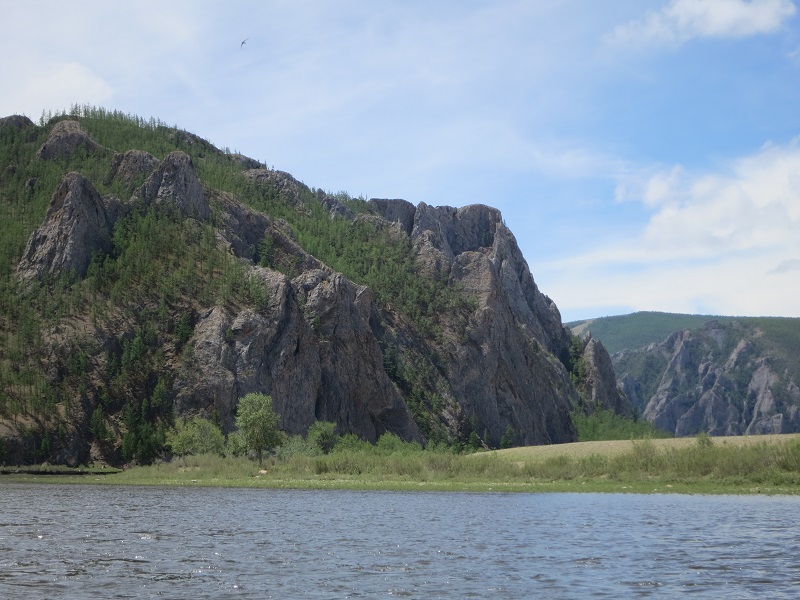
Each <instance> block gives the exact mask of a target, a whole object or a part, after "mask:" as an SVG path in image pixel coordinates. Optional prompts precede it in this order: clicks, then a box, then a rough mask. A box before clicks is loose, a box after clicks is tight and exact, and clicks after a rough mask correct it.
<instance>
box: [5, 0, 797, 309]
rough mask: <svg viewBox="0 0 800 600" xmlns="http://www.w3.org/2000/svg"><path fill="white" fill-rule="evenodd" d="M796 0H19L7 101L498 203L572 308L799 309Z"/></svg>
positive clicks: (411, 190)
mask: <svg viewBox="0 0 800 600" xmlns="http://www.w3.org/2000/svg"><path fill="white" fill-rule="evenodd" d="M798 4H800V1H796V0H749V1H748V0H614V2H597V1H596V0H561V1H559V0H491V1H480V0H420V1H417V0H370V1H369V2H364V1H360V0H259V1H252V2H250V1H238V0H227V1H226V2H211V1H208V0H191V1H189V0H174V1H166V0H157V1H144V0H128V1H126V2H108V1H107V0H83V1H76V0H74V1H71V2H66V1H64V0H52V1H49V0H48V1H42V0H3V2H2V7H3V22H2V24H1V25H0V33H2V35H0V56H2V57H3V58H2V59H0V116H6V115H11V114H25V115H27V116H29V117H30V118H31V119H33V120H34V121H38V119H39V118H40V116H41V115H42V114H43V112H46V111H52V112H57V111H62V110H65V109H68V108H69V107H70V106H72V105H73V104H76V103H77V104H89V105H92V106H98V107H104V108H107V109H109V110H119V111H122V112H125V113H130V114H134V115H138V116H141V117H144V118H147V119H149V118H150V117H155V118H157V119H160V120H161V121H163V122H166V123H168V124H170V125H173V124H174V125H177V126H178V127H180V128H182V129H186V130H188V131H190V132H192V133H195V134H197V135H199V136H201V137H203V138H205V139H207V140H209V141H211V142H212V143H213V144H215V145H216V146H217V147H219V148H227V149H230V150H231V151H236V152H240V153H242V154H245V155H247V156H250V157H252V158H255V159H257V160H260V161H262V162H264V163H266V164H267V165H269V166H270V167H274V168H276V169H280V170H283V171H288V172H289V173H291V174H292V175H293V176H294V177H296V178H297V179H299V180H301V181H303V182H304V183H306V184H307V185H309V186H311V187H315V188H320V189H323V190H326V191H329V192H333V193H336V192H340V191H344V192H347V193H349V194H350V195H351V196H355V197H359V196H362V197H364V198H404V199H406V200H408V201H409V202H412V203H414V204H419V203H420V202H425V203H426V204H429V205H447V206H455V207H461V206H466V205H469V204H477V203H480V204H488V205H490V206H494V207H496V208H498V209H499V210H500V211H501V212H502V214H503V217H504V219H505V222H506V224H507V225H508V227H509V228H510V229H511V231H512V232H513V233H514V235H515V237H516V239H517V242H518V244H519V246H520V249H521V250H522V252H523V255H524V256H525V259H526V260H527V262H528V265H529V266H530V269H531V272H532V274H533V277H534V280H535V281H536V284H537V285H538V287H539V289H540V290H541V291H542V292H543V293H545V294H547V295H548V296H549V297H550V298H552V299H553V300H554V301H555V303H556V304H557V306H558V307H559V309H560V311H561V315H562V318H563V320H564V321H565V322H568V321H572V320H578V319H587V318H594V317H602V316H610V315H616V314H627V313H630V312H634V311H641V310H657V311H666V312H676V313H694V314H718V315H735V316H791V317H800V10H799V7H798ZM244 40H246V42H245V43H244V44H242V42H243V41H244Z"/></svg>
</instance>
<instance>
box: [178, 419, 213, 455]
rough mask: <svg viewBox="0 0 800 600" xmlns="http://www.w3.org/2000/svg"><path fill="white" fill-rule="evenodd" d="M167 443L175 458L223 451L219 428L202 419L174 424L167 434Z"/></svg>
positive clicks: (180, 421)
mask: <svg viewBox="0 0 800 600" xmlns="http://www.w3.org/2000/svg"><path fill="white" fill-rule="evenodd" d="M167 443H168V444H169V446H170V447H171V448H172V453H173V454H175V455H177V456H186V455H189V454H219V455H222V454H223V453H224V450H225V436H224V435H223V433H222V431H221V430H220V428H219V426H218V425H217V424H216V423H214V422H213V421H209V420H208V419H204V418H203V417H195V418H193V419H191V420H190V421H187V420H185V419H182V420H179V421H178V422H176V423H175V428H174V429H172V430H171V431H170V432H169V433H168V434H167Z"/></svg>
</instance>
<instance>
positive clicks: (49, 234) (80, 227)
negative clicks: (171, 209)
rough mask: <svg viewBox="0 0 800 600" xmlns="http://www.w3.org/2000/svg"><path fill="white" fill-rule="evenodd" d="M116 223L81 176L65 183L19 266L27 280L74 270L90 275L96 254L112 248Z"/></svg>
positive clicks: (92, 187)
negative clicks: (89, 268)
mask: <svg viewBox="0 0 800 600" xmlns="http://www.w3.org/2000/svg"><path fill="white" fill-rule="evenodd" d="M112 230H113V223H112V221H111V219H110V218H109V216H108V213H107V212H106V204H105V202H104V201H103V199H102V198H101V197H100V194H99V193H98V192H97V190H96V189H95V188H94V186H92V184H91V183H89V181H88V180H86V179H85V178H84V177H83V176H82V175H80V174H79V173H69V174H67V175H66V176H64V178H63V179H62V180H61V183H60V184H59V185H58V187H57V189H56V191H55V193H54V194H53V196H52V198H51V200H50V207H49V208H48V210H47V215H46V216H45V219H44V222H43V223H42V225H41V226H40V227H39V228H38V229H36V231H34V232H33V233H32V234H31V236H30V238H29V239H28V243H27V245H26V247H25V252H24V254H23V256H22V259H21V260H20V263H19V265H18V273H19V275H20V277H21V278H22V279H24V280H30V279H33V278H35V277H41V276H43V275H53V276H57V275H60V274H62V273H68V272H70V271H72V272H74V273H76V274H77V275H79V276H83V275H85V274H86V270H87V269H88V267H89V264H90V262H91V260H92V254H93V253H94V252H98V251H99V252H105V251H108V250H109V249H110V244H111V232H112Z"/></svg>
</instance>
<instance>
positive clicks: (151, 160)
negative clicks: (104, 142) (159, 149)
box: [111, 150, 159, 185]
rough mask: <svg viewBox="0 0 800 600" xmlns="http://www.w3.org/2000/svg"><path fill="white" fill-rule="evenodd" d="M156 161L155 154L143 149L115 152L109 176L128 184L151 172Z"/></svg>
mask: <svg viewBox="0 0 800 600" xmlns="http://www.w3.org/2000/svg"><path fill="white" fill-rule="evenodd" d="M158 163H159V161H158V159H157V158H156V157H155V156H153V155H152V154H150V153H149V152H144V151H143V150H128V151H127V152H125V153H124V154H115V155H114V159H113V160H112V161H111V178H112V179H118V180H119V181H121V182H123V183H124V184H125V185H130V184H132V183H133V182H134V181H136V180H137V179H139V178H141V177H145V176H147V175H149V174H150V173H152V172H153V169H155V168H156V167H157V166H158Z"/></svg>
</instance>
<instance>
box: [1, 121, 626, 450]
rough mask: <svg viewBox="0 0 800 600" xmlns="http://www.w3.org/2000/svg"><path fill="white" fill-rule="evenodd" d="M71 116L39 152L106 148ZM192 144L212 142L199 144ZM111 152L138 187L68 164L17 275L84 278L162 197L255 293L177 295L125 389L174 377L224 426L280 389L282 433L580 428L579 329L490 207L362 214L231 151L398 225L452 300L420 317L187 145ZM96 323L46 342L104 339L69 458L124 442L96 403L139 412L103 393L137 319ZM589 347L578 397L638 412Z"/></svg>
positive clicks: (257, 171)
mask: <svg viewBox="0 0 800 600" xmlns="http://www.w3.org/2000/svg"><path fill="white" fill-rule="evenodd" d="M62 123H69V124H68V125H62ZM62 123H59V124H58V125H57V126H56V127H54V128H53V129H52V131H51V135H50V138H49V139H48V140H47V142H46V143H45V144H44V145H43V146H42V147H41V148H40V151H39V152H38V153H37V160H58V157H62V158H63V157H64V156H68V157H69V156H71V154H70V153H72V152H74V150H75V149H76V148H80V149H82V150H83V151H87V152H92V151H96V150H97V149H98V148H100V147H99V145H97V144H96V143H95V142H94V141H93V140H92V139H91V137H89V136H88V134H86V133H84V132H83V130H82V129H81V127H80V125H79V124H78V123H75V122H74V121H69V122H62ZM184 137H185V136H184ZM196 145H198V146H202V148H203V151H204V152H209V148H208V145H207V144H199V143H197V144H196ZM102 150H104V151H106V153H107V155H108V156H109V159H108V161H109V164H108V170H107V172H108V173H109V175H108V178H107V181H106V183H107V184H109V185H112V186H116V187H115V188H114V189H117V190H119V189H125V190H130V192H129V194H130V196H129V197H127V198H125V199H123V200H119V199H117V198H116V197H115V196H113V195H110V194H109V195H106V196H101V195H100V194H99V193H98V191H97V189H96V187H95V186H94V185H93V184H92V183H91V182H90V181H88V180H87V179H85V178H84V177H82V176H80V175H78V174H76V173H69V174H66V175H65V176H64V178H63V180H62V181H61V183H60V184H59V185H58V186H57V189H56V190H55V192H54V194H53V196H52V200H51V206H50V209H49V211H48V212H47V215H46V216H45V219H44V221H43V222H42V224H41V225H40V226H39V227H38V228H37V230H36V231H34V232H33V234H32V235H31V237H30V239H29V241H28V246H27V248H26V250H25V253H24V255H23V256H22V258H21V260H20V261H19V263H18V265H17V268H16V276H17V277H18V278H19V279H21V280H25V281H30V280H34V279H37V278H41V277H42V276H43V275H45V274H47V275H49V276H50V277H58V275H59V274H63V273H66V272H68V271H69V272H73V273H74V274H76V275H77V276H78V277H83V276H85V275H86V272H87V269H88V267H89V264H90V262H91V261H92V260H93V257H94V258H97V257H100V259H102V257H103V255H108V256H112V255H113V254H114V252H117V250H115V249H114V248H112V243H111V240H112V237H113V235H114V232H115V228H116V227H117V224H118V223H119V222H120V219H123V218H124V217H126V216H127V215H130V214H138V213H143V211H147V210H149V208H148V207H162V208H164V207H165V208H167V209H168V210H169V211H172V212H173V213H174V214H177V215H178V217H177V218H179V219H183V221H184V227H186V228H188V229H189V230H192V231H195V230H197V231H202V228H203V227H206V228H209V229H208V230H209V231H212V232H213V237H212V239H213V244H214V247H215V248H216V249H218V250H220V251H222V252H223V253H224V254H226V255H228V256H232V257H233V260H234V262H235V264H237V265H238V266H237V267H236V268H237V269H239V270H241V272H242V273H243V275H242V277H243V280H244V281H247V282H249V283H248V284H247V285H249V286H250V287H251V288H253V289H255V290H257V291H258V294H257V296H258V298H259V299H258V300H257V301H250V302H248V303H244V302H242V301H228V302H224V303H221V302H213V301H212V302H209V301H208V300H203V298H204V296H203V295H202V294H200V295H197V296H195V297H184V298H183V299H178V300H171V301H170V302H172V303H173V304H179V305H181V306H184V307H186V310H189V312H190V314H191V319H190V321H191V327H190V329H189V330H187V332H186V334H185V336H184V337H182V338H181V339H180V341H175V339H176V337H177V335H176V334H173V333H171V332H172V329H171V327H172V326H169V327H167V328H166V329H164V333H159V332H158V331H156V332H153V333H150V334H148V336H145V337H147V338H148V340H149V341H148V342H147V343H148V344H150V347H151V350H150V351H151V353H153V354H154V355H155V356H158V357H160V358H159V360H161V361H162V362H161V363H159V364H160V365H161V366H160V367H158V368H157V369H156V370H154V371H152V372H150V373H149V374H148V372H144V373H143V374H141V376H140V377H139V376H138V375H137V377H139V379H136V378H135V377H133V378H129V379H128V380H126V383H125V385H127V386H128V387H127V388H119V389H121V390H122V391H123V392H125V390H128V391H127V392H125V393H132V392H130V390H131V389H134V388H132V387H131V386H135V385H139V386H141V389H143V390H147V393H148V394H149V393H151V392H152V390H153V385H154V383H153V382H155V381H158V382H160V385H163V382H165V381H166V382H169V384H168V387H167V390H166V391H165V392H164V391H160V392H159V393H160V394H162V395H166V396H167V397H168V398H169V399H170V401H171V403H172V405H173V406H174V410H175V413H176V414H177V415H184V416H189V415H194V414H201V415H204V416H212V415H213V416H215V417H216V418H218V419H219V421H220V423H221V424H222V425H223V429H224V430H226V431H229V430H230V429H231V428H232V427H233V423H234V416H235V411H236V406H237V401H238V398H240V397H242V396H244V395H245V394H247V393H250V392H261V393H266V394H270V395H272V397H273V402H274V407H275V409H276V411H277V412H278V413H279V414H280V417H281V420H280V424H281V427H282V428H283V429H284V430H286V431H287V432H289V433H304V432H305V430H306V429H307V428H308V426H309V425H310V424H311V423H313V422H314V421H315V420H330V421H334V422H336V423H337V426H338V429H339V431H340V432H342V433H348V432H350V433H355V434H357V435H359V436H361V437H362V438H364V439H368V440H373V441H374V440H375V439H377V438H378V437H379V436H380V435H381V434H382V433H384V432H393V433H396V434H398V435H400V436H401V437H403V438H405V439H414V440H419V441H421V442H423V443H424V442H426V441H427V440H428V439H431V438H433V437H436V438H437V439H438V438H441V437H443V436H444V437H446V438H449V439H451V440H457V439H462V440H463V439H466V437H468V436H469V435H470V434H474V435H476V436H477V437H478V439H479V440H480V441H481V442H482V443H483V444H484V445H486V446H492V447H496V446H497V445H498V444H499V442H500V438H501V437H503V436H504V435H506V436H508V435H509V434H510V435H511V436H512V438H513V440H514V442H515V443H516V444H541V443H558V442H569V441H574V440H575V431H574V429H573V426H572V424H571V421H570V418H569V413H570V411H571V409H572V408H573V406H575V405H577V404H578V401H579V395H578V390H577V389H576V388H575V387H574V385H573V383H572V382H571V380H570V376H569V373H568V371H567V368H566V367H565V365H564V364H563V362H562V361H563V357H564V356H566V355H568V353H569V347H570V343H571V341H572V338H571V336H570V334H569V331H568V330H566V329H565V328H564V327H563V326H562V324H561V318H560V314H559V312H558V309H557V307H556V305H555V304H554V303H553V301H552V300H550V299H549V298H548V297H547V296H545V295H544V294H542V293H541V292H540V291H539V289H538V288H537V286H536V284H535V282H534V280H533V277H532V276H531V273H530V271H529V269H528V266H527V264H526V262H525V260H524V258H523V256H522V254H521V252H520V250H519V247H518V246H517V243H516V240H515V238H514V236H513V234H512V233H511V231H510V230H509V229H508V228H507V227H506V226H505V224H504V223H503V220H502V217H501V215H500V213H499V211H497V210H496V209H493V208H490V207H487V206H483V205H474V206H467V207H464V208H458V209H456V208H450V207H433V206H429V205H427V204H424V203H423V204H420V205H419V206H416V207H415V206H414V205H412V204H410V203H408V202H405V201H402V200H372V201H370V202H369V203H365V205H364V209H362V210H361V211H360V212H359V214H358V215H355V213H354V212H353V210H352V208H351V207H350V206H348V205H347V204H346V203H344V202H342V201H341V200H340V199H339V198H337V197H332V196H329V195H327V194H324V193H321V192H318V193H313V192H312V191H311V190H309V189H308V188H306V187H305V186H304V185H303V184H302V183H300V182H298V181H297V180H295V179H294V178H292V177H291V176H289V175H288V174H285V173H280V172H274V171H269V170H267V169H263V168H260V167H257V163H256V162H255V161H250V160H249V159H245V158H243V157H233V158H232V159H230V161H231V163H232V164H234V165H237V167H236V168H237V169H238V171H237V173H238V174H237V175H236V176H237V177H240V178H241V180H242V182H243V184H242V185H245V183H246V185H248V186H251V187H250V188H247V189H255V190H256V192H257V193H262V195H263V196H264V197H267V196H268V197H270V198H277V199H278V200H279V201H280V202H283V203H284V205H285V206H288V207H291V210H293V211H296V213H300V214H307V213H310V211H311V210H312V208H313V207H312V206H311V204H309V203H314V202H316V203H318V204H319V206H321V207H322V208H323V210H325V211H327V212H328V214H329V218H330V219H335V220H344V221H346V222H352V223H354V224H355V223H359V224H362V225H363V224H367V225H368V226H369V227H372V228H373V229H374V230H375V231H376V232H377V231H383V230H390V231H392V232H393V233H392V235H394V236H397V239H400V238H402V239H405V240H407V243H408V245H409V247H410V249H411V253H412V255H413V260H414V261H415V263H416V265H417V267H416V268H417V270H418V272H419V275H418V276H419V277H423V278H429V279H430V280H432V281H435V282H438V283H437V285H440V286H442V287H444V288H446V289H448V290H450V291H451V293H452V296H453V297H454V298H455V300H453V302H454V303H455V304H453V306H456V308H453V309H452V310H446V309H443V310H441V311H439V312H438V314H435V315H434V316H433V317H431V319H430V321H431V322H429V323H428V325H427V329H425V330H422V329H420V327H421V326H420V324H419V322H417V321H415V320H414V319H413V318H410V317H409V315H408V314H405V313H404V312H403V311H402V310H399V309H398V308H397V306H396V305H395V304H394V303H392V302H391V299H389V300H385V299H384V300H383V301H381V302H379V301H378V300H377V299H376V295H375V292H374V290H372V289H371V288H369V287H367V286H365V285H361V284H358V283H355V282H354V281H352V280H350V279H348V278H347V277H345V276H344V275H343V274H341V273H338V272H336V271H335V270H334V269H332V268H330V267H329V266H327V265H326V264H324V263H323V262H321V261H320V260H318V259H317V258H315V257H314V256H312V255H311V254H309V253H308V252H307V251H306V250H305V249H304V248H303V247H302V246H301V245H300V244H299V243H298V242H297V239H296V237H295V235H294V233H293V232H292V228H291V227H290V226H289V224H288V223H287V222H286V221H284V220H283V219H280V218H275V217H273V216H271V215H270V214H266V213H264V212H260V211H259V210H256V209H254V208H251V207H250V206H248V205H247V204H246V202H245V200H246V198H241V197H238V196H237V195H236V194H235V193H231V192H222V191H219V190H217V189H213V188H211V187H210V186H208V185H207V184H206V183H204V182H202V181H201V179H200V177H199V176H198V172H197V171H196V169H195V165H194V160H195V159H193V158H192V156H190V155H189V154H187V153H186V152H183V151H175V152H170V153H168V154H166V156H165V157H164V158H163V159H162V160H159V159H157V158H155V157H154V156H153V155H151V154H149V153H147V152H144V151H138V150H134V151H128V152H126V153H125V154H114V153H113V152H111V151H107V150H106V149H102ZM220 154H221V153H220ZM253 167H256V168H253ZM243 169H249V170H246V171H245V170H243ZM142 181H143V183H138V182H142ZM259 190H261V191H260V192H259ZM193 235H194V234H193ZM189 237H192V236H189ZM194 237H198V238H199V237H202V236H201V234H199V233H198V234H197V235H195V236H194ZM209 277H213V273H212V274H211V275H209ZM139 293H140V294H141V296H142V297H143V298H144V299H143V300H142V302H143V303H144V305H145V306H143V307H142V310H144V309H145V308H146V306H147V305H152V306H157V305H158V304H159V299H158V298H157V297H148V291H147V290H146V289H145V290H141V291H140V292H139ZM253 293H254V294H255V293H256V292H253ZM253 297H255V296H253ZM160 303H161V309H159V310H161V312H162V313H164V311H167V312H168V311H169V310H170V308H169V306H166V305H165V300H164V298H163V296H162V298H161V300H160ZM423 308H425V307H423ZM88 310H89V307H87V311H88ZM103 310H107V307H106V308H104V309H103ZM112 310H114V309H112ZM120 310H121V309H120ZM126 310H130V309H126ZM148 310H149V309H148ZM153 310H155V309H153ZM175 310H177V309H175ZM97 312H98V309H94V312H93V313H92V314H96V313H97ZM429 312H430V311H429ZM147 314H150V313H147ZM165 314H166V313H165ZM173 320H174V319H173ZM89 321H90V318H89V316H88V312H87V313H84V314H77V315H74V314H73V315H70V316H67V317H65V321H64V322H63V323H61V324H60V325H59V326H57V327H56V328H54V329H53V330H52V333H50V334H47V335H46V337H47V345H48V347H50V348H51V350H52V354H53V356H61V357H66V356H67V355H68V354H69V348H68V347H67V346H65V345H64V344H65V341H64V334H63V331H64V330H69V331H72V332H79V333H80V335H82V336H84V338H83V342H82V345H83V347H86V348H94V350H91V351H90V356H89V357H88V359H87V367H86V368H87V369H88V371H89V375H88V377H87V378H86V380H85V382H84V384H83V387H82V391H81V392H80V394H81V395H80V397H78V398H75V401H76V402H75V404H76V405H78V406H80V407H81V408H80V410H77V411H76V412H75V413H74V416H73V418H72V425H73V435H71V436H67V438H66V439H65V440H62V443H63V444H65V445H67V446H69V448H68V449H67V451H66V454H68V455H69V456H71V457H72V459H71V460H73V461H74V460H85V459H86V457H87V455H88V452H89V447H90V445H91V446H92V447H93V451H94V452H95V453H97V452H100V453H101V454H102V453H103V452H105V454H106V456H115V454H114V453H115V452H118V447H116V448H117V449H116V450H115V442H114V439H115V438H114V436H113V435H112V436H110V439H107V440H105V441H106V442H107V443H106V446H109V447H110V448H106V450H104V451H101V450H98V444H97V443H95V442H96V440H94V439H93V435H95V434H91V433H89V432H88V431H89V429H90V427H89V416H90V415H91V414H92V413H93V411H94V412H96V410H97V407H99V406H102V407H103V410H105V411H107V412H108V413H109V414H108V415H107V418H108V420H109V423H110V425H112V426H113V427H112V429H113V430H114V431H115V432H116V434H117V435H119V436H121V435H123V434H124V433H125V428H126V427H127V426H129V425H124V424H123V423H122V421H121V419H122V412H123V410H122V409H123V407H122V405H121V403H120V402H115V400H114V398H109V397H108V395H109V394H112V393H113V389H117V388H116V387H114V386H116V385H117V384H116V383H114V385H111V384H109V383H108V382H109V377H110V376H109V373H112V372H113V369H114V368H118V367H113V361H114V360H116V359H113V357H114V356H116V355H121V356H122V359H121V360H122V361H123V362H124V360H125V358H124V357H125V356H127V355H125V352H129V350H130V348H131V347H132V346H133V345H134V342H136V339H138V337H137V336H138V334H136V333H135V332H134V331H133V330H132V329H130V325H129V324H128V321H127V320H126V319H125V318H116V319H111V318H109V319H106V320H101V321H98V320H97V318H96V317H95V316H93V317H92V318H91V321H92V322H93V323H94V325H93V326H92V327H87V325H86V323H87V322H89ZM143 327H147V323H146V322H145V323H144V325H143ZM58 332H61V333H58ZM168 334H169V335H168ZM76 335H77V334H76ZM134 337H136V339H133V338H134ZM153 349H154V350H153ZM123 350H124V352H123ZM115 352H116V354H115ZM586 353H587V359H586V363H587V364H588V365H589V367H588V368H589V371H588V378H587V381H588V383H587V387H586V389H585V390H582V391H583V392H584V394H588V395H590V396H591V398H592V399H594V400H595V401H596V402H597V403H600V404H602V405H604V406H608V407H611V408H613V409H615V410H617V411H618V412H621V413H629V412H630V406H629V405H628V404H627V399H625V397H624V395H619V394H618V393H617V392H616V391H615V390H616V381H615V379H614V375H613V372H612V371H611V370H610V369H609V368H607V367H608V365H609V364H610V359H609V357H608V354H607V353H606V352H605V350H604V348H603V347H602V345H600V344H596V343H591V344H588V345H587V348H586ZM68 362H69V361H68V358H63V364H61V365H60V366H58V365H56V366H55V367H54V368H51V369H49V371H48V372H49V373H50V375H49V377H50V379H51V383H52V384H53V386H54V387H57V386H61V387H62V388H64V387H65V383H64V381H65V380H64V378H65V372H66V371H67V369H65V367H64V364H66V363H68ZM118 379H119V377H117V379H115V380H114V382H116V381H117V380H118ZM104 382H105V383H104ZM112 383H113V382H112ZM120 385H121V384H120ZM110 388H113V389H112V391H111V392H109V389H110ZM121 393H122V392H121ZM134 395H135V394H134ZM154 397H155V396H154ZM141 410H142V414H148V410H150V412H151V413H152V412H153V411H152V410H151V409H146V408H142V409H141ZM115 414H116V415H117V417H115V416H114V415H115ZM116 439H117V441H118V439H119V438H116Z"/></svg>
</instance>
